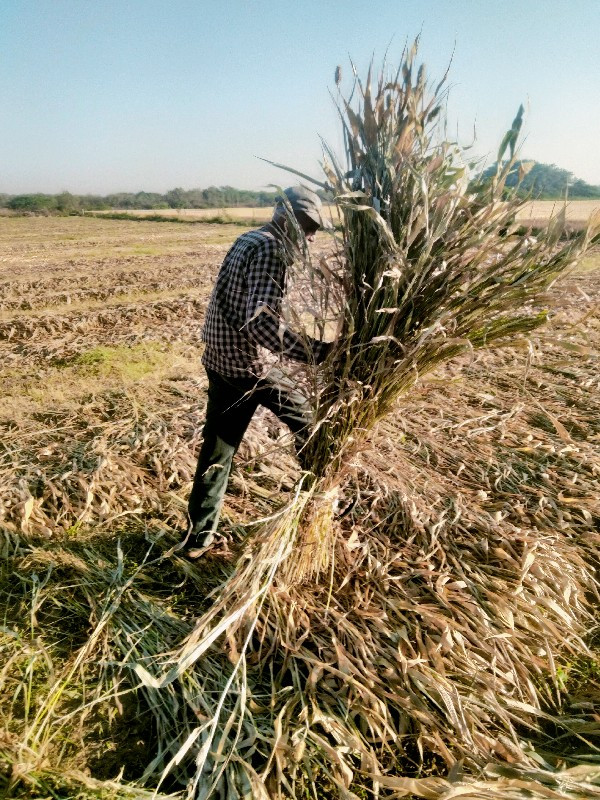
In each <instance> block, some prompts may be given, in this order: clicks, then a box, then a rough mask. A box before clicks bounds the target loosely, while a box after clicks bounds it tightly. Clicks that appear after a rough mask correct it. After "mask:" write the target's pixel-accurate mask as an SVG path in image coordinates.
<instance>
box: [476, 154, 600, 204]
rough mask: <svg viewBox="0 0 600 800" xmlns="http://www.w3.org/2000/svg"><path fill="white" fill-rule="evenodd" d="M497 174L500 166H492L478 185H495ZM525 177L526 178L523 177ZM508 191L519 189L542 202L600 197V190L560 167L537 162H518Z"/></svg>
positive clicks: (508, 182) (510, 179) (508, 183)
mask: <svg viewBox="0 0 600 800" xmlns="http://www.w3.org/2000/svg"><path fill="white" fill-rule="evenodd" d="M495 173H496V164H492V166H491V167H488V168H487V169H486V170H484V172H483V173H482V174H481V175H480V176H479V177H478V178H476V180H475V181H474V184H481V183H484V184H485V183H487V182H489V181H491V179H492V177H493V176H494V174H495ZM523 173H525V174H523ZM506 186H507V188H516V187H518V189H519V192H521V193H522V194H526V195H530V196H531V197H534V198H539V199H544V198H547V199H558V198H561V197H565V195H566V194H568V197H570V198H572V199H577V198H584V197H600V187H599V186H591V185H590V184H588V183H586V182H585V181H583V180H581V179H580V178H575V177H574V175H573V173H572V172H569V171H568V170H566V169H562V168H561V167H557V166H556V164H541V163H539V162H537V161H517V162H515V165H514V167H513V169H512V170H511V172H510V173H509V175H508V178H507V179H506Z"/></svg>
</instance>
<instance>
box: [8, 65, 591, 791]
mask: <svg viewBox="0 0 600 800" xmlns="http://www.w3.org/2000/svg"><path fill="white" fill-rule="evenodd" d="M414 59H415V52H414V51H413V52H411V53H409V54H408V55H407V57H406V59H405V60H404V62H403V65H402V68H401V70H400V71H399V72H398V74H397V75H392V76H391V77H389V76H387V75H383V76H382V77H381V79H380V80H379V82H378V84H377V87H376V90H375V92H374V93H372V92H371V88H370V77H369V78H367V81H366V82H365V84H364V85H363V84H361V83H360V82H359V81H357V82H356V83H355V86H354V90H353V97H351V98H350V100H349V101H348V102H347V103H346V102H345V101H344V100H343V99H341V97H340V112H341V115H342V120H343V125H344V132H345V137H346V138H345V140H346V144H347V154H346V155H347V159H348V163H347V165H345V166H344V167H341V166H339V165H338V164H337V162H336V161H335V159H334V158H333V154H331V153H329V152H328V154H327V155H328V158H327V163H326V165H325V174H326V181H325V185H327V187H329V188H332V189H333V190H334V193H335V196H336V198H337V202H338V204H339V208H340V212H341V216H342V219H343V226H342V232H341V237H337V238H336V239H335V241H334V247H333V253H332V254H331V255H330V256H329V257H328V258H326V259H323V260H321V261H318V260H317V259H312V260H308V263H306V264H304V265H303V268H304V270H305V272H306V270H309V271H312V272H311V273H310V274H311V275H312V278H314V280H310V281H309V286H312V287H314V288H315V289H316V290H317V289H318V290H319V291H321V289H322V288H323V287H326V288H327V289H328V291H329V292H330V295H329V297H330V299H331V298H333V302H332V305H333V307H334V308H333V310H334V311H335V312H337V313H339V314H340V315H341V320H342V324H341V335H340V338H339V340H338V346H337V347H336V348H335V350H334V352H333V353H332V355H331V357H330V359H329V360H328V362H327V363H326V364H325V366H324V368H323V370H322V371H321V372H320V373H319V374H318V376H315V375H313V374H309V375H308V377H307V382H308V384H309V385H310V386H312V387H313V391H312V395H311V396H312V400H313V402H314V408H315V416H316V420H317V425H316V428H315V432H314V434H313V437H312V438H311V440H310V441H309V445H308V447H309V452H310V454H311V458H310V460H311V462H312V464H313V472H312V474H303V475H299V473H298V469H297V467H294V466H293V462H292V461H291V457H290V454H289V447H287V449H286V446H285V443H284V444H283V445H282V442H281V441H280V439H279V438H278V437H279V431H278V430H277V428H276V427H273V426H272V425H271V423H270V422H269V421H268V418H266V417H262V418H261V419H259V420H258V421H257V423H256V424H255V425H254V427H253V429H252V431H251V435H250V437H249V439H248V441H247V442H246V444H245V446H244V450H243V451H242V453H241V457H240V461H239V462H238V463H237V467H236V472H235V474H234V477H233V481H232V484H233V485H232V490H231V494H230V496H229V498H228V504H227V506H226V515H225V516H226V519H225V522H224V526H223V531H224V534H225V544H224V545H223V546H222V548H221V549H220V550H217V551H216V552H215V553H213V554H212V555H211V556H209V557H208V558H207V559H206V560H205V561H204V562H202V564H200V565H198V566H195V567H191V566H189V565H188V564H186V563H185V562H184V561H182V560H181V559H180V558H179V557H178V556H177V553H176V552H173V551H172V550H171V549H170V548H171V547H172V545H174V544H175V542H176V541H177V536H176V533H175V531H174V529H175V528H176V526H177V524H180V523H181V521H182V506H184V502H185V497H186V493H187V490H188V488H189V477H190V471H191V469H192V468H193V461H194V459H193V452H194V449H195V447H197V442H198V425H199V422H200V420H201V417H202V413H201V412H202V409H201V408H200V406H201V401H200V400H199V397H200V393H199V391H198V383H197V381H194V380H192V378H191V377H189V376H188V377H186V379H185V380H178V381H175V380H174V379H173V376H165V377H163V378H161V380H160V381H159V382H157V383H154V384H148V385H147V387H146V388H145V390H144V388H143V386H140V387H136V388H135V389H129V390H127V391H121V392H115V391H113V393H112V394H109V393H105V394H104V395H101V396H97V397H94V398H93V399H90V400H88V401H84V400H81V402H80V404H79V407H78V408H79V415H78V419H77V421H75V420H73V418H72V417H69V416H68V414H67V412H66V411H65V413H64V414H63V415H62V416H61V415H60V414H57V415H56V416H54V417H49V418H44V419H43V420H41V419H39V418H38V419H35V420H34V419H33V418H32V419H30V420H29V421H21V420H16V421H7V422H6V431H7V433H8V434H10V435H9V436H8V437H7V438H6V440H5V441H6V442H7V444H6V445H5V446H4V452H3V461H2V464H1V465H0V469H2V470H3V473H2V474H3V484H4V483H5V482H8V484H9V485H10V486H11V489H10V491H11V492H12V494H10V495H9V500H10V502H9V503H8V504H7V505H5V512H4V513H5V517H4V521H5V524H4V528H3V531H4V540H3V545H4V572H3V575H2V582H1V584H0V592H1V593H2V598H3V603H4V606H5V608H6V612H5V623H4V626H3V628H2V632H1V634H0V635H1V638H0V648H1V650H2V653H3V655H5V656H6V658H5V659H4V662H5V664H6V666H5V667H4V669H3V671H2V673H1V680H2V687H1V688H2V693H3V697H4V698H5V700H4V701H3V705H4V708H5V719H6V723H5V731H4V734H3V739H0V764H1V765H2V766H3V767H5V770H6V778H5V786H4V789H5V791H7V793H8V794H9V796H10V794H11V793H12V795H13V796H23V797H24V796H27V794H28V793H29V794H31V793H32V792H33V793H35V792H38V793H39V795H41V796H52V793H54V796H64V795H65V794H67V793H69V792H70V793H74V792H76V791H79V792H80V793H81V794H82V795H89V796H94V795H96V796H98V795H99V796H106V797H111V796H114V797H119V796H120V797H127V796H142V794H141V792H142V790H141V789H139V788H132V786H131V784H132V783H134V785H135V787H140V786H143V787H144V791H151V790H152V789H154V788H156V787H159V790H160V791H175V790H176V789H181V787H182V786H183V787H184V791H185V794H186V795H187V796H189V797H198V798H213V797H214V798H218V797H222V798H232V799H233V798H276V797H288V796H289V797H314V798H327V797H335V796H339V797H342V798H345V799H347V800H349V799H350V798H362V797H368V796H375V797H381V798H392V797H394V798H395V797H422V798H430V799H434V800H437V799H438V798H439V800H443V798H447V800H449V798H451V797H457V796H461V797H469V798H482V800H483V798H503V799H504V798H506V799H507V800H510V799H511V798H523V799H524V798H531V797H533V798H542V797H547V798H556V800H560V798H563V800H564V799H567V798H573V800H574V799H575V798H592V797H598V796H600V766H599V765H598V764H599V758H598V756H599V753H600V751H599V750H598V743H599V741H600V740H599V739H598V733H600V726H599V723H598V705H599V703H600V678H599V673H600V667H599V665H598V660H597V657H596V655H595V647H596V641H595V639H594V634H595V629H596V626H597V623H596V615H597V612H596V609H597V604H598V600H599V599H600V593H599V591H598V589H599V584H598V581H597V576H596V569H597V566H598V561H599V558H598V557H599V554H600V500H599V493H598V488H597V487H598V479H599V477H600V455H599V444H600V394H599V389H600V377H599V370H598V365H599V364H598V362H599V358H598V345H599V344H600V319H599V315H598V307H599V303H600V279H599V277H598V272H597V271H595V272H586V273H575V274H572V275H571V276H570V277H561V276H562V273H564V272H565V270H566V269H567V268H568V267H569V266H570V265H571V264H573V263H574V261H575V260H576V259H577V257H578V255H579V254H580V253H582V252H583V251H584V249H585V246H586V240H585V238H584V237H583V236H582V237H581V238H580V239H577V240H575V241H570V242H568V243H566V244H565V243H564V242H563V241H561V239H560V233H561V226H562V221H561V219H560V218H559V219H556V220H554V221H553V222H552V223H551V224H550V226H549V229H548V232H547V233H546V234H543V235H539V236H538V237H537V239H536V240H532V239H531V238H530V237H523V236H522V235H517V234H516V233H515V232H514V230H515V228H516V223H515V218H516V216H515V215H516V213H517V210H518V205H519V201H516V200H514V199H511V198H510V197H507V196H506V194H505V193H504V191H503V179H504V176H505V175H506V173H507V171H508V169H509V168H510V159H509V160H508V162H506V163H505V164H504V165H502V166H501V167H500V168H499V171H498V174H497V176H496V180H495V181H494V183H493V184H492V185H491V186H489V187H487V188H486V189H485V190H484V191H482V193H480V194H476V195H472V194H469V191H468V189H467V177H468V165H466V164H463V163H461V161H460V159H461V156H462V154H461V153H460V151H459V150H458V149H457V148H456V147H455V146H453V145H452V146H451V145H448V144H447V143H444V142H442V141H441V140H440V139H438V138H436V135H435V132H436V130H438V129H437V128H436V126H437V125H439V122H440V120H441V118H442V115H443V112H442V111H441V102H442V100H443V97H442V95H441V94H440V92H441V91H442V86H440V87H438V89H437V90H434V91H431V90H430V89H429V88H428V84H427V82H426V79H425V72H424V70H423V68H420V69H418V70H417V69H415V68H414V66H413V65H414ZM353 98H354V99H353ZM519 124H520V117H517V120H516V122H515V125H514V126H513V128H512V129H511V131H510V132H509V134H508V137H507V138H506V139H505V142H504V143H503V144H504V150H506V149H508V150H509V151H510V155H511V158H512V156H513V154H514V143H515V138H516V135H517V133H518V127H519ZM501 155H502V153H501ZM105 224H106V223H105ZM131 224H135V223H131ZM302 252H303V253H304V256H305V258H307V259H308V255H307V251H302ZM557 278H561V280H559V281H557V280H556V279H557ZM292 282H293V281H292ZM293 291H294V290H293V287H292V296H300V295H302V294H303V293H302V292H296V295H294V294H293ZM318 293H319V292H317V294H318ZM309 294H310V292H305V293H304V294H303V296H304V297H308V295H309ZM321 300H322V292H321ZM319 302H320V299H319V297H316V298H314V299H313V298H310V299H309V300H307V305H308V306H309V307H310V309H312V310H313V311H314V309H315V308H317V307H318V304H319ZM548 309H549V310H550V311H548ZM295 312H296V316H297V318H298V320H297V321H299V320H305V319H306V315H305V310H303V309H298V308H296V309H295ZM184 313H189V314H191V313H192V312H191V310H189V311H186V312H184ZM546 317H548V320H547V322H548V324H547V325H546V326H545V327H544V328H540V327H539V326H540V325H541V323H542V322H544V321H546ZM168 324H169V325H170V324H171V321H169V323H168ZM182 342H185V337H182ZM186 345H190V346H191V343H190V342H187V343H186ZM36 425H38V426H39V427H38V428H37V429H36ZM9 442H12V444H9ZM29 442H32V443H31V444H29ZM46 446H47V447H48V451H47V452H45V451H44V450H43V448H44V447H46ZM282 447H283V448H284V449H283V450H282ZM40 448H41V449H40ZM282 452H283V453H284V454H285V455H284V456H283V457H282ZM286 496H287V502H286V500H285V497H286ZM86 523H87V524H88V525H89V524H94V525H95V527H91V528H87V529H86V528H85V524H86ZM240 523H248V526H247V528H246V529H245V533H246V535H247V538H246V540H245V542H243V541H242V536H241V534H242V532H244V529H243V528H241V527H240ZM57 524H59V525H60V526H61V531H62V532H61V533H60V535H59V534H58V532H57V530H56V528H55V526H56V525H57ZM77 524H80V525H84V527H83V528H82V530H81V531H79V530H78V529H77V527H76V526H77ZM110 534H113V535H112V536H110ZM44 535H45V536H46V537H47V538H42V537H43V536H44ZM117 536H118V538H119V542H118V543H117V541H115V540H116V539H117ZM124 728H125V730H124ZM133 740H135V745H134V743H133ZM136 748H137V749H136ZM121 766H122V767H123V768H124V770H125V772H124V774H122V775H121V776H119V768H120V767H121ZM136 791H138V792H139V793H140V794H138V795H136V794H135V792H136ZM102 793H104V794H102ZM132 793H133V794H132ZM67 796H70V795H67Z"/></svg>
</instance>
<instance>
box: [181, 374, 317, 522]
mask: <svg viewBox="0 0 600 800" xmlns="http://www.w3.org/2000/svg"><path fill="white" fill-rule="evenodd" d="M206 373H207V375H208V405H207V408H206V422H205V424H204V429H203V440H202V446H201V448H200V456H199V458H198V465H197V467H196V474H195V476H194V485H193V487H192V491H191V494H190V498H189V503H188V514H189V518H190V522H191V524H192V526H193V533H194V534H205V533H208V532H213V531H215V530H216V528H217V525H218V523H219V516H220V513H221V507H222V505H223V500H224V497H225V492H226V490H227V482H228V480H229V473H230V472H231V463H232V461H233V456H234V455H235V453H236V451H237V449H238V447H239V446H240V443H241V441H242V439H243V437H244V434H245V432H246V429H247V428H248V425H249V424H250V420H251V419H252V417H253V415H254V412H255V411H256V409H257V408H258V406H265V407H266V408H268V409H269V410H270V411H272V412H273V413H274V414H275V415H276V416H277V417H278V418H279V419H280V420H281V421H282V422H284V423H285V424H286V425H287V426H288V428H289V429H290V430H291V431H292V433H293V434H294V438H295V444H296V450H297V451H300V450H301V448H302V445H303V444H304V442H305V441H306V438H307V436H308V434H309V425H310V407H309V405H308V402H307V399H306V397H305V396H304V395H303V394H302V393H301V392H299V391H298V390H297V389H295V388H294V386H293V385H292V384H291V383H290V381H289V379H287V380H286V379H285V378H284V376H283V375H282V374H281V373H279V372H275V371H274V372H272V373H270V375H269V377H267V378H262V379H260V380H258V381H257V380H256V378H228V377H225V376H223V375H220V374H219V373H217V372H214V371H213V370H208V369H207V370H206Z"/></svg>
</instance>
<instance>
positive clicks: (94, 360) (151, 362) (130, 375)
mask: <svg viewBox="0 0 600 800" xmlns="http://www.w3.org/2000/svg"><path fill="white" fill-rule="evenodd" d="M168 358H169V355H168V353H167V352H166V351H165V349H164V347H162V346H161V345H159V344H158V343H153V342H145V343H144V344H137V345H133V346H132V347H126V346H115V347H107V346H104V345H99V346H97V347H93V348H92V349H91V350H86V351H85V352H83V353H79V354H78V355H77V356H75V358H74V359H73V360H72V361H71V364H72V365H73V366H75V367H79V368H80V369H81V370H82V371H83V372H84V373H86V374H91V375H96V376H109V375H114V374H115V373H117V374H118V375H120V376H121V377H122V378H123V379H125V380H138V379H139V378H143V377H144V376H145V375H149V374H150V373H152V372H154V371H155V370H156V369H158V368H160V367H162V366H164V365H165V364H166V363H167V360H168ZM66 365H67V364H66V362H65V366H66Z"/></svg>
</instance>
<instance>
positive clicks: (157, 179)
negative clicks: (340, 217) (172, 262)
mask: <svg viewBox="0 0 600 800" xmlns="http://www.w3.org/2000/svg"><path fill="white" fill-rule="evenodd" d="M420 30H421V31H422V39H421V50H420V53H421V57H422V59H423V60H424V61H425V62H426V63H427V65H428V68H429V72H430V75H431V76H432V77H434V78H436V77H440V76H441V75H442V73H443V72H444V70H445V67H446V65H447V63H448V61H449V59H450V57H451V54H452V52H453V51H454V60H453V63H452V67H451V71H450V84H451V86H452V89H451V92H450V99H449V116H450V120H451V129H452V130H453V131H456V130H458V133H459V136H460V137H461V139H462V140H463V141H465V142H466V141H467V140H469V139H470V138H471V136H472V131H473V126H475V128H476V133H477V145H476V150H477V152H478V153H480V154H485V153H488V152H493V151H494V150H495V148H496V147H497V145H498V142H499V140H500V138H501V135H502V133H503V132H504V131H505V130H506V128H507V127H508V126H509V125H510V122H511V121H512V119H513V117H514V114H515V111H516V110H517V108H518V106H519V103H521V102H525V103H527V102H529V112H528V116H527V121H526V131H527V139H526V141H525V144H524V147H523V150H522V154H523V156H524V157H528V158H535V159H537V160H538V161H543V162H547V163H556V164H558V165H559V166H562V167H565V168H566V169H569V170H571V171H573V172H574V173H575V174H576V175H577V176H578V177H581V178H583V179H584V180H587V181H589V182H590V183H595V184H600V144H599V142H600V44H599V42H600V34H599V31H600V0H421V1H420V2H417V0H379V1H378V0H371V1H370V2H369V0H321V1H320V2H319V1H318V0H305V2H298V1H297V0H296V1H294V2H292V0H0V109H1V111H0V192H10V193H18V192H28V191H34V190H38V191H44V192H58V191H61V190H63V189H67V190H70V191H72V192H78V193H82V192H99V193H107V192H111V191H137V190H140V189H146V190H148V191H164V190H166V189H169V188H173V187H175V186H182V187H184V188H193V187H202V188H203V187H206V186H209V185H211V184H212V185H224V184H230V185H233V186H237V187H243V188H260V187H264V186H265V185H267V184H269V183H271V182H277V183H279V184H286V183H289V182H290V180H291V179H290V178H288V177H286V175H285V174H284V173H281V172H279V171H277V170H274V169H273V168H270V167H269V166H267V165H265V164H263V163H262V162H261V161H259V160H258V159H257V158H256V156H265V157H268V158H271V159H273V160H275V161H283V162H285V163H288V164H290V165H293V166H296V167H297V168H299V169H301V170H305V171H309V172H311V173H312V174H315V175H319V167H318V161H319V156H320V144H319V138H318V134H321V135H323V136H324V137H325V138H326V139H327V140H328V141H330V142H331V143H332V144H333V145H334V147H337V146H339V143H340V141H339V140H340V137H339V133H338V127H337V123H336V116H335V112H334V109H333V105H332V102H331V99H330V96H329V90H330V88H331V87H332V86H333V74H334V70H335V67H336V65H337V64H341V65H342V67H343V70H344V73H345V76H346V85H348V76H349V73H350V69H349V67H348V56H349V55H350V56H351V57H352V58H353V60H354V61H355V63H356V65H357V67H358V68H359V70H361V71H364V70H365V68H366V65H367V64H368V61H369V58H370V56H371V54H372V53H374V54H375V59H376V62H377V61H380V60H381V58H382V56H383V53H384V51H385V49H386V48H387V47H388V45H389V48H388V51H389V56H388V58H389V61H390V62H392V63H394V62H396V61H397V60H398V58H399V56H400V53H401V51H402V47H403V44H404V42H405V40H406V39H407V38H408V39H412V38H413V37H414V36H415V34H417V33H418V32H419V31H420Z"/></svg>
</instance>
